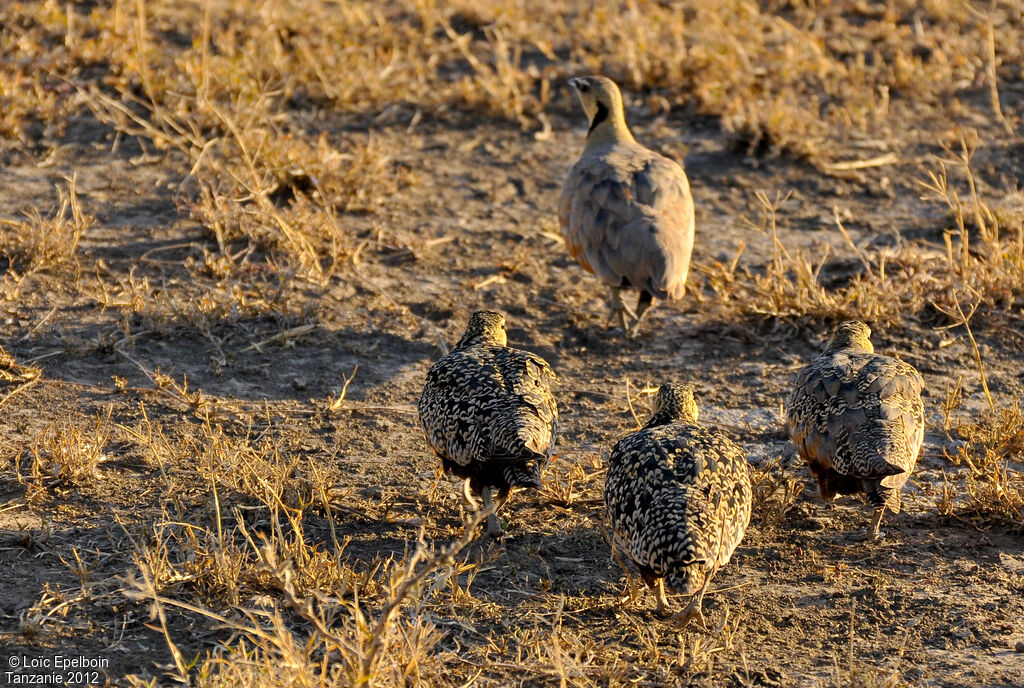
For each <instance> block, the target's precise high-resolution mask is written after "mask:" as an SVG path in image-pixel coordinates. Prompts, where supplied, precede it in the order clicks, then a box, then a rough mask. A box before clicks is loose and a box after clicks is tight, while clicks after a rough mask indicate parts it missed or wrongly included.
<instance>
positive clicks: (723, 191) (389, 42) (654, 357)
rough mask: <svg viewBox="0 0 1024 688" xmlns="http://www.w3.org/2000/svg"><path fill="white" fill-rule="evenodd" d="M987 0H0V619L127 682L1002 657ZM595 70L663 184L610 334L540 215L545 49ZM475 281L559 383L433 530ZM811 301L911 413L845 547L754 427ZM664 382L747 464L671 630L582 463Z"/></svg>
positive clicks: (1023, 258)
mask: <svg viewBox="0 0 1024 688" xmlns="http://www.w3.org/2000/svg"><path fill="white" fill-rule="evenodd" d="M1022 17H1024V15H1022V13H1021V3H1020V2H1018V1H1017V0H996V1H995V2H988V3H978V2H966V1H961V0H929V1H928V2H909V1H905V0H892V1H890V2H886V3H865V2H858V1H855V0H839V1H837V2H831V3H820V2H787V1H782V0H779V1H766V2H750V1H748V0H730V1H726V2H717V3H707V2H699V1H697V0H693V1H691V0H685V1H683V2H653V1H645V0H600V1H599V2H595V3H590V4H589V5H588V6H586V7H584V6H583V5H582V4H580V3H574V2H570V1H569V0H551V1H549V2H539V1H535V0H521V1H517V2H507V1H504V2H499V1H498V0H474V1H473V2H470V1H468V0H451V1H449V2H435V1H434V0H389V1H388V2H378V1H376V0H346V1H344V2H329V1H327V0H292V1H290V2H278V1H276V0H261V1H259V2H249V1H245V0H186V1H185V2H180V1H176V2H172V1H171V0H135V1H134V2H132V1H129V0H99V1H98V2H88V3H68V2H57V1H56V0H18V1H14V2H5V3H2V4H0V161H2V162H3V169H2V174H3V183H2V184H0V199H2V200H3V203H2V204H0V271H2V277H0V295H2V299H0V331H2V335H3V347H4V348H3V349H2V350H0V411H2V414H0V425H2V428H3V433H2V435H0V447H2V450H3V455H4V458H3V459H2V460H0V465H2V466H3V467H4V468H3V470H2V471H0V494H2V495H3V500H2V502H0V562H2V563H3V566H5V567H7V568H6V569H5V570H11V571H13V572H14V575H11V576H10V577H9V580H7V581H6V582H7V583H8V585H7V586H6V587H5V588H4V590H2V591H0V635H2V636H3V642H4V645H5V647H10V648H12V649H13V651H16V652H18V653H20V654H21V655H24V656H35V655H43V654H52V653H53V651H56V650H61V651H69V650H74V651H75V652H76V653H81V654H84V655H89V656H102V657H105V658H108V659H109V660H110V665H109V667H108V668H107V669H106V670H105V672H106V673H105V676H104V677H103V679H102V680H105V679H106V678H107V677H109V679H110V682H111V683H112V684H113V685H134V686H143V685H146V686H156V685H164V684H166V683H168V682H172V683H173V682H177V683H181V684H185V685H195V686H225V685H232V686H233V685H253V686H279V685H295V686H299V685H302V686H356V685H365V686H399V685H404V686H418V685H426V686H460V685H465V686H471V685H481V686H499V685H520V686H546V685H559V686H580V687H582V686H619V685H683V684H692V685H703V684H705V683H706V684H708V685H711V684H714V685H723V684H724V685H733V684H735V685H743V686H753V685H800V686H804V685H806V686H905V685H919V684H921V685H946V684H950V685H978V684H992V685H999V684H1007V685H1009V684H1011V683H1013V682H1014V681H1017V680H1018V679H1019V677H1018V675H1017V674H1018V673H1019V671H1017V667H1016V665H1015V664H1013V665H1011V664H1012V663H1011V664H1002V663H1000V662H1002V661H1003V660H1002V659H1001V658H1002V657H1003V655H1005V654H1006V650H1005V648H1011V649H1012V648H1013V647H1015V646H1016V645H1017V644H1019V643H1020V642H1024V636H1022V635H1021V629H1020V627H1019V624H1016V622H1015V620H1016V619H1019V618H1021V617H1022V615H1024V606H1022V604H1021V602H1020V600H1021V599H1022V598H1021V594H1020V593H1021V591H1022V589H1024V588H1022V578H1021V575H1022V568H1021V566H1022V565H1024V551H1022V549H1021V540H1020V534H1019V531H1020V529H1021V528H1022V527H1024V477H1022V476H1024V465H1022V463H1021V458H1022V456H1024V431H1022V428H1024V416H1022V413H1021V410H1020V403H1019V401H1020V397H1021V393H1022V391H1024V388H1022V386H1021V380H1020V376H1019V364H1020V357H1021V353H1022V352H1024V337H1022V336H1021V334H1020V332H1021V328H1022V324H1024V316H1022V312H1024V311H1022V307H1024V287H1022V285H1024V201H1022V194H1021V189H1020V179H1019V172H1020V170H1019V164H1018V163H1019V159H1020V153H1021V138H1020V137H1021V135H1022V134H1024V129H1022V127H1024V119H1022V117H1024V92H1022V91H1021V88H1020V83H1021V77H1022V69H1024V52H1022V50H1024V48H1022V43H1021V41H1020V35H1021V32H1022V30H1024V25H1022V21H1024V20H1022ZM589 72H601V73H605V74H607V75H609V76H611V77H613V78H615V79H616V80H617V81H619V83H621V84H622V86H623V90H624V93H625V94H626V97H627V108H628V109H629V110H630V113H629V114H630V121H631V124H632V125H633V126H634V128H635V129H636V133H637V136H638V138H641V139H642V140H643V141H644V143H645V144H648V145H651V146H652V147H654V148H657V149H659V150H661V151H662V152H664V153H666V154H668V155H670V156H674V157H676V158H679V159H681V160H682V159H683V158H684V157H685V161H686V163H687V167H688V174H689V177H690V180H691V184H692V186H693V191H694V196H695V198H696V205H697V220H698V229H697V246H696V253H695V264H694V269H693V270H692V271H691V278H690V280H691V282H690V285H689V287H690V289H689V291H688V294H687V296H686V298H685V299H684V300H683V301H681V302H680V303H679V304H678V305H676V306H666V307H664V308H659V309H658V311H657V314H656V315H653V316H652V318H651V319H650V320H649V321H648V324H647V331H645V332H643V333H642V335H641V337H640V338H639V339H638V340H636V341H635V342H634V341H633V340H625V339H622V338H619V337H618V335H617V333H616V332H615V331H614V330H606V329H604V327H603V322H602V321H601V319H600V315H599V313H603V309H604V306H603V304H602V303H601V302H600V300H601V298H602V294H603V289H602V288H600V287H599V286H598V284H597V282H596V281H595V280H593V279H592V278H591V277H590V276H586V275H584V274H583V273H582V271H580V270H579V269H578V268H577V267H576V266H575V265H574V264H573V263H572V261H571V260H569V259H567V258H566V257H565V250H564V246H563V245H561V243H560V238H559V236H558V230H557V229H556V228H555V221H554V219H553V217H554V214H555V210H556V205H557V187H558V184H559V183H560V181H561V179H562V175H564V173H565V171H566V168H567V165H568V163H569V161H570V160H571V159H572V158H573V157H574V155H575V154H576V153H578V150H579V146H580V145H581V143H582V135H583V124H584V123H583V121H582V119H581V116H580V114H579V112H578V110H577V107H576V104H575V103H574V102H573V101H572V100H571V97H570V95H569V94H568V92H567V90H566V89H564V88H563V86H564V80H565V79H566V78H568V77H570V76H573V75H577V74H581V73H589ZM54 189H56V192H54ZM747 218H749V219H747ZM480 306H487V307H492V308H497V309H499V310H503V311H505V312H506V313H507V314H508V316H509V339H510V342H514V343H515V344H516V345H517V346H522V347H524V348H527V349H534V350H537V351H538V352H539V353H543V354H544V356H545V358H547V359H548V360H550V361H551V362H552V363H553V364H554V366H555V368H556V372H557V373H558V374H559V377H560V381H561V387H560V388H559V389H558V395H559V397H558V399H559V405H560V411H561V416H560V431H559V439H558V441H557V445H556V456H555V460H554V461H553V463H552V465H551V466H550V467H549V468H548V469H547V470H546V472H545V483H544V486H543V488H542V489H541V490H538V491H536V492H533V493H530V494H523V495H516V496H515V498H513V500H512V501H511V502H510V504H509V506H508V507H506V509H505V510H503V511H502V512H501V517H502V518H503V519H505V520H506V521H507V524H506V528H507V530H508V533H509V537H508V538H507V540H505V541H504V542H503V543H501V544H491V543H488V542H483V541H479V540H475V539H473V537H472V534H473V530H472V529H470V530H469V531H464V530H463V523H462V518H461V517H462V514H461V512H460V507H459V500H458V497H457V490H458V488H457V487H456V486H454V485H451V484H449V482H448V481H447V480H445V479H443V478H442V477H441V473H440V468H439V466H438V465H437V461H436V460H435V458H434V457H433V456H431V455H430V454H429V452H428V451H427V449H426V444H425V443H424V442H423V438H422V435H421V430H420V428H419V427H418V426H417V424H416V420H415V407H414V404H415V400H416V397H417V395H418V393H419V391H420V388H421V385H422V378H423V374H424V373H425V371H426V369H427V365H428V363H429V361H431V360H434V359H436V357H437V353H438V351H439V350H444V349H445V348H446V347H448V346H450V345H451V343H452V342H453V341H454V337H457V336H458V332H459V331H460V329H461V327H462V325H463V323H464V319H465V316H466V315H467V314H468V312H469V311H471V310H473V309H475V308H477V307H480ZM841 318H859V319H864V320H866V321H868V322H869V323H870V324H871V326H872V327H873V328H874V329H875V341H876V345H877V346H879V348H880V349H881V348H883V347H884V349H885V351H886V353H893V354H896V355H900V356H902V357H905V358H906V359H907V360H910V361H911V362H913V363H914V364H915V365H916V366H918V367H919V368H920V369H921V370H922V372H923V373H924V374H925V377H926V378H927V385H928V389H929V391H930V395H929V396H928V398H927V401H926V403H927V407H928V409H929V411H930V413H931V416H930V417H931V418H933V419H934V418H936V417H938V415H941V417H942V421H943V426H942V428H941V431H944V432H945V435H946V437H945V438H944V440H938V441H945V444H944V445H942V446H937V445H936V440H935V437H937V436H939V435H940V434H941V433H940V428H939V427H938V425H939V423H938V422H934V423H933V425H930V426H929V428H928V430H929V434H928V435H927V438H926V444H925V457H924V458H923V459H922V461H921V463H920V465H919V468H918V470H917V472H916V473H915V475H914V477H913V479H912V482H911V486H908V490H907V493H908V494H907V499H906V501H905V511H906V513H904V514H901V515H900V516H899V517H896V518H894V519H893V521H892V524H891V525H890V526H888V528H887V529H888V531H889V532H888V534H887V537H886V539H885V540H883V541H882V543H881V544H878V545H865V544H861V543H857V544H851V543H850V542H849V541H847V540H846V539H845V536H846V534H847V531H851V530H853V529H855V528H856V527H858V526H859V525H860V524H861V521H862V520H863V514H860V513H859V509H860V505H857V504H856V503H854V507H855V508H854V509H849V508H846V506H847V505H848V504H844V502H843V500H842V499H840V500H839V502H838V503H837V504H834V505H821V504H820V503H819V501H818V500H817V498H816V496H815V494H816V491H815V490H813V489H807V490H805V486H806V485H809V483H808V479H809V476H808V474H807V472H806V471H805V470H804V469H803V468H802V467H797V466H796V465H794V464H793V463H792V462H791V461H790V462H787V461H788V459H786V458H784V457H788V456H790V454H789V453H787V446H786V444H785V442H784V441H783V439H782V438H781V435H779V427H778V420H777V419H778V417H779V413H778V406H779V404H780V403H782V402H783V401H784V399H785V397H786V394H787V393H788V391H789V387H788V385H789V378H790V376H791V375H792V373H793V372H794V371H795V370H796V368H797V367H798V366H799V365H800V364H802V363H803V362H804V361H806V360H807V358H808V356H809V355H810V354H811V353H812V352H813V351H814V350H816V349H818V348H819V346H820V339H821V336H822V333H823V332H824V331H825V329H826V327H825V326H826V325H827V324H830V323H832V322H834V321H836V320H838V319H841ZM357 373H358V374H357ZM630 379H632V380H634V381H636V380H642V381H643V385H646V386H641V387H640V388H639V389H637V387H632V388H631V386H630V385H631V383H630V382H628V380H630ZM623 380H626V381H627V382H626V386H625V395H623V390H622V385H623ZM667 380H678V381H687V382H693V383H695V384H696V385H697V388H698V392H699V394H700V397H701V399H702V400H704V399H706V400H707V401H706V402H703V401H702V417H703V418H704V420H705V422H708V423H719V421H721V424H722V425H723V427H725V428H727V430H728V432H729V434H730V436H732V437H734V439H736V440H737V441H738V442H740V443H741V444H744V446H745V448H746V449H747V450H748V456H751V457H752V460H753V463H754V465H753V466H752V469H753V470H752V479H753V483H754V493H755V508H754V515H753V518H752V522H751V528H750V531H749V532H748V535H747V538H746V539H745V541H744V542H743V543H742V544H741V546H740V548H739V549H738V550H737V554H736V556H735V557H734V559H733V562H732V563H731V564H730V565H729V566H728V567H726V568H725V569H723V570H722V571H721V572H719V573H718V575H717V576H716V578H715V582H714V585H713V586H712V588H711V589H710V590H709V591H708V592H709V594H708V601H707V603H706V609H707V613H708V618H709V622H710V623H709V625H710V631H709V632H707V633H704V632H698V631H697V630H695V629H694V628H687V629H686V631H685V632H679V631H678V630H677V629H675V628H674V627H673V626H672V625H671V624H669V623H666V622H665V621H663V620H661V619H658V618H655V617H654V616H653V615H652V614H651V612H650V609H651V607H652V606H653V603H652V600H651V598H650V596H649V594H648V593H647V592H646V591H645V590H644V589H643V584H642V582H641V581H640V579H639V578H637V577H636V576H635V571H634V572H633V573H630V572H629V571H626V572H624V571H623V569H622V568H620V566H619V565H618V564H617V563H616V562H615V561H614V560H613V559H612V557H611V552H610V548H609V546H608V541H607V533H606V532H605V531H606V525H607V524H606V523H605V515H604V507H603V499H602V488H603V483H604V476H605V466H604V457H606V456H607V453H608V451H609V450H610V447H611V445H612V443H614V441H615V439H616V438H618V437H620V436H621V435H622V434H623V433H625V432H627V431H630V430H632V429H634V428H635V427H636V426H637V425H638V424H639V423H641V422H642V421H643V417H644V416H645V415H646V413H645V410H644V405H645V404H646V403H647V400H648V396H649V394H650V392H651V391H653V390H654V389H656V385H657V384H659V383H661V382H662V381H667ZM652 385H654V386H652ZM946 390H949V391H950V393H948V394H946V397H945V403H944V404H943V392H944V391H946ZM705 405H706V408H704V407H705ZM936 414H938V415H936ZM737 418H739V420H737ZM933 426H934V427H933ZM911 487H912V488H913V489H911ZM978 530H982V531H984V534H983V535H979V533H978ZM467 533H468V534H467ZM964 591H968V592H964ZM678 599H679V598H674V600H673V601H677V600H678ZM854 601H855V602H854ZM112 629H116V630H112ZM5 670H6V669H5ZM102 680H101V682H102Z"/></svg>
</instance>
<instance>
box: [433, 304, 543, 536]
mask: <svg viewBox="0 0 1024 688" xmlns="http://www.w3.org/2000/svg"><path fill="white" fill-rule="evenodd" d="M506 342H507V339H506V336H505V318H504V316H502V315H501V314H500V313H494V312H492V311H478V312H476V313H474V314H473V315H472V316H471V317H470V319H469V324H468V325H467V326H466V332H465V334H463V335H462V339H460V340H459V342H458V344H456V345H455V348H454V349H452V351H451V352H450V353H449V354H448V355H446V356H445V357H444V358H442V359H441V360H439V361H438V362H437V363H435V364H434V365H433V366H432V367H431V368H430V372H428V373H427V382H426V385H425V386H424V388H423V394H422V395H420V400H419V414H420V423H421V424H422V426H423V430H424V432H425V433H426V435H427V440H428V441H429V442H430V446H431V447H432V448H433V450H434V451H435V452H436V453H437V455H438V456H439V457H441V462H442V464H443V466H444V469H445V470H446V471H447V472H448V473H450V474H452V475H455V476H457V477H459V478H464V479H465V483H464V485H463V490H462V497H463V501H464V502H465V503H466V506H467V507H468V508H471V509H475V502H474V499H473V495H479V496H480V497H481V498H482V500H483V504H484V507H485V508H487V509H492V505H494V502H493V500H492V492H494V493H497V504H496V506H494V508H493V511H492V512H491V514H490V515H489V516H488V517H487V532H488V534H489V535H491V536H492V537H497V536H499V535H501V526H500V525H499V524H498V519H497V517H496V516H495V513H494V512H496V511H497V509H498V508H500V507H501V505H502V504H504V502H505V499H506V498H507V497H508V494H509V492H510V490H511V489H512V488H513V487H525V488H536V487H540V484H541V476H540V472H541V469H542V468H543V467H545V466H546V465H547V463H548V461H550V459H551V451H552V449H553V446H554V440H555V430H556V424H557V421H558V409H557V408H556V406H555V398H554V396H553V395H552V393H551V383H552V382H554V381H555V380H556V378H555V374H554V372H552V370H551V367H550V366H549V365H548V364H547V363H546V362H545V361H544V359H542V358H541V357H540V356H537V355H535V354H532V353H530V352H528V351H521V350H519V349H513V348H511V347H508V346H506Z"/></svg>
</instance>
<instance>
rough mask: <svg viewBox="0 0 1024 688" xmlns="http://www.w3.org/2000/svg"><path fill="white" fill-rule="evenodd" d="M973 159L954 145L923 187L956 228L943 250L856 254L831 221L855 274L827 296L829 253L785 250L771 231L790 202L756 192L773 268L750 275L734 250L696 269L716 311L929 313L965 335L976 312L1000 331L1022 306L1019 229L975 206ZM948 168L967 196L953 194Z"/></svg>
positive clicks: (887, 322) (999, 213)
mask: <svg viewBox="0 0 1024 688" xmlns="http://www.w3.org/2000/svg"><path fill="white" fill-rule="evenodd" d="M973 153H974V151H973V150H972V149H970V148H969V147H968V146H967V144H966V143H964V142H961V149H960V151H959V152H958V153H956V154H953V153H950V157H948V158H945V159H941V160H939V161H938V171H937V172H932V173H930V174H929V176H928V179H926V180H922V181H921V182H920V186H921V188H922V190H923V191H924V192H925V194H926V195H927V197H929V198H931V199H934V200H936V201H938V202H940V203H942V204H943V205H944V206H945V207H946V208H948V210H949V211H950V218H951V221H952V223H953V225H952V226H951V227H949V228H946V229H945V230H944V231H943V240H944V247H943V248H944V250H942V251H939V250H936V247H935V246H933V245H931V244H928V243H926V242H923V241H904V240H900V242H899V243H898V244H897V245H896V246H895V247H893V248H881V249H878V248H865V247H862V246H858V245H856V244H854V242H853V241H852V240H851V238H850V235H849V234H848V233H847V231H846V229H845V228H844V227H843V224H842V222H841V220H840V219H839V217H838V213H835V219H834V221H835V227H836V230H837V231H838V233H839V235H840V236H842V237H843V239H844V240H845V241H846V244H847V246H848V248H849V249H850V251H851V252H852V253H853V254H854V255H855V256H856V257H857V259H858V261H859V263H860V265H859V269H856V270H854V271H853V273H852V274H850V275H849V276H848V277H847V279H846V280H845V282H846V283H845V284H843V285H840V286H835V287H831V288H828V287H826V286H824V284H823V279H822V272H823V270H825V268H826V267H829V258H830V253H831V249H830V248H829V247H828V246H824V247H822V250H820V251H816V252H815V255H813V256H812V253H811V252H810V251H808V250H802V249H795V248H791V247H789V246H787V245H786V243H785V242H784V241H783V240H782V239H781V238H780V232H779V227H778V222H779V211H780V209H781V208H783V207H784V205H785V202H786V200H787V197H786V196H783V195H776V196H775V198H770V197H769V196H768V195H767V194H766V193H764V192H758V193H757V200H758V202H759V204H760V206H761V208H762V210H763V214H762V218H761V221H760V222H759V223H750V224H751V226H752V227H753V228H754V229H755V230H756V231H757V232H759V233H761V234H763V235H765V236H766V237H768V239H769V240H770V242H771V246H772V255H771V260H770V262H769V263H768V264H767V265H766V266H765V267H764V268H763V269H759V268H754V267H750V266H747V265H745V264H744V263H743V261H742V252H743V250H744V246H741V247H740V252H739V253H738V254H737V255H736V256H735V257H734V259H733V260H732V261H731V262H730V263H729V264H727V265H726V264H722V263H715V264H713V265H711V266H698V269H700V270H701V272H703V273H704V275H705V278H706V284H707V286H708V287H710V289H711V290H712V291H713V292H714V293H715V295H716V296H717V297H718V299H717V302H716V305H718V306H720V307H723V308H724V309H725V310H726V311H731V312H732V313H733V315H734V316H741V315H753V316H755V317H759V318H763V319H776V318H783V319H810V320H828V321H830V320H835V319H858V320H864V321H866V322H869V323H873V324H876V325H878V326H886V327H894V326H901V325H902V324H904V323H906V322H907V321H908V319H910V320H921V319H925V318H931V317H933V314H934V313H935V312H936V311H937V312H938V313H939V314H940V315H941V316H943V317H944V319H945V324H948V325H949V326H951V327H960V326H963V325H964V324H965V323H966V322H967V321H968V320H970V319H971V318H972V317H973V316H974V315H975V313H977V314H978V315H979V316H982V317H986V316H992V319H993V320H994V321H995V322H1000V321H1001V317H1000V316H1001V315H1005V314H1007V313H1009V312H1010V311H1012V310H1013V309H1014V308H1015V307H1017V306H1019V305H1020V303H1021V302H1022V299H1024V287H1022V285H1024V223H1022V222H1021V218H1020V217H1019V216H1017V215H1016V214H1015V213H1014V212H1013V210H1012V208H1007V209H1006V210H1003V209H995V210H994V209H993V208H992V207H991V206H990V205H989V204H988V203H987V202H986V201H985V200H984V199H982V198H981V197H980V194H979V192H978V185H977V183H976V180H975V177H974V173H973V171H972V169H971V157H972V155H973ZM950 167H952V168H954V169H955V170H956V171H957V173H958V176H959V177H960V178H962V179H963V183H964V186H965V187H966V188H965V189H962V190H958V189H956V188H954V185H953V183H952V182H951V181H950V176H949V169H950ZM833 272H834V270H833ZM833 278H834V276H833ZM965 311H967V314H965ZM979 319H980V318H979Z"/></svg>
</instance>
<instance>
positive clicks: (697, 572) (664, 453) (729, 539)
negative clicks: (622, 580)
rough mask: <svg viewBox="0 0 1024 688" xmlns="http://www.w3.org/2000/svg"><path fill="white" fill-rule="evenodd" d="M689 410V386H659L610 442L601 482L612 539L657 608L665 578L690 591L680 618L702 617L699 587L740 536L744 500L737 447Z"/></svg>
mask: <svg viewBox="0 0 1024 688" xmlns="http://www.w3.org/2000/svg"><path fill="white" fill-rule="evenodd" d="M697 415H698V411H697V404H696V402H695V401H694V399H693V387H691V386H690V385H680V384H664V385H662V386H661V388H660V389H659V390H658V396H657V400H656V405H655V410H654V414H653V415H652V416H651V419H650V420H649V421H648V422H647V425H645V426H644V427H643V428H642V429H640V430H638V431H636V432H633V433H631V434H629V435H627V436H626V437H624V438H622V439H621V440H619V442H618V443H617V444H616V445H615V447H614V449H612V454H611V458H610V459H609V464H608V477H607V479H606V482H605V486H604V501H605V506H606V508H607V511H608V517H609V518H610V519H611V524H612V529H613V533H614V537H615V544H616V546H617V547H620V548H621V549H623V550H625V552H626V553H627V554H628V555H629V556H630V558H631V559H632V560H633V561H634V562H636V564H637V566H638V567H639V569H640V574H641V576H642V577H643V579H644V582H645V583H646V584H647V585H648V586H649V587H651V588H652V589H654V590H655V592H656V594H657V597H658V612H659V613H663V612H664V611H665V609H666V606H667V604H668V600H667V598H666V597H665V583H666V582H667V583H668V587H669V588H671V589H673V590H675V591H677V592H680V593H683V594H686V595H692V596H693V597H692V599H691V601H690V604H689V605H688V606H687V607H686V609H684V610H683V611H682V612H680V613H679V614H676V615H675V616H674V617H673V618H674V619H675V620H681V621H682V622H683V624H684V625H685V624H686V623H687V622H689V621H690V620H691V619H693V618H699V619H701V623H703V613H702V611H701V601H702V599H703V596H704V591H705V590H706V588H707V585H708V582H709V581H710V580H711V578H712V576H714V575H715V573H716V572H717V571H718V569H719V568H720V567H722V566H725V565H726V564H727V563H729V559H730V558H731V557H732V553H733V551H734V550H735V549H736V546H737V545H738V544H739V543H740V541H741V540H742V539H743V534H744V532H746V529H747V524H748V523H749V522H750V507H751V500H752V494H751V487H750V474H749V470H748V467H747V460H746V458H745V456H744V454H743V450H742V449H740V448H739V447H738V446H737V445H736V444H735V443H734V442H732V441H731V440H730V439H729V438H728V437H726V436H725V435H723V434H722V433H721V432H720V431H718V430H716V429H713V428H708V427H702V426H699V425H697Z"/></svg>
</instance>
